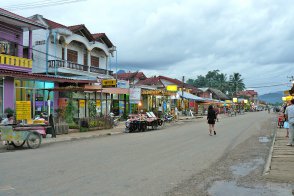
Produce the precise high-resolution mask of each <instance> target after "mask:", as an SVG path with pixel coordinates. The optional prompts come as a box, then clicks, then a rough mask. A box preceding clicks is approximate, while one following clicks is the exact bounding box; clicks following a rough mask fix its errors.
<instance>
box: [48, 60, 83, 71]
mask: <svg viewBox="0 0 294 196" xmlns="http://www.w3.org/2000/svg"><path fill="white" fill-rule="evenodd" d="M48 67H49V68H68V69H74V70H78V71H88V66H87V65H81V64H77V63H72V62H70V61H64V60H50V61H48Z"/></svg>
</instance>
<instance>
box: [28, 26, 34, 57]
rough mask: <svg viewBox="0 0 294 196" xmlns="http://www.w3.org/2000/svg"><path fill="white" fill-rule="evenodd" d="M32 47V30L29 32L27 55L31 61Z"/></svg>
mask: <svg viewBox="0 0 294 196" xmlns="http://www.w3.org/2000/svg"><path fill="white" fill-rule="evenodd" d="M32 47H33V33H32V30H29V54H28V58H29V59H32V53H33V51H32Z"/></svg>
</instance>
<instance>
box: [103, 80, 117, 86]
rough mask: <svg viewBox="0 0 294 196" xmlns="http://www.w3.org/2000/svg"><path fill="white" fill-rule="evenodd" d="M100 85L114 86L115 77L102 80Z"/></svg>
mask: <svg viewBox="0 0 294 196" xmlns="http://www.w3.org/2000/svg"><path fill="white" fill-rule="evenodd" d="M102 87H104V88H105V87H116V79H107V80H102Z"/></svg>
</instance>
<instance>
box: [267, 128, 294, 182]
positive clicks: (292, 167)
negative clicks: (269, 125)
mask: <svg viewBox="0 0 294 196" xmlns="http://www.w3.org/2000/svg"><path fill="white" fill-rule="evenodd" d="M285 136H286V129H283V128H282V129H279V128H278V129H277V132H276V137H275V141H274V145H273V151H272V157H271V164H270V170H269V173H268V174H267V175H266V178H268V179H271V180H276V181H279V182H294V147H293V146H292V147H291V146H286V144H287V141H288V138H286V137H285Z"/></svg>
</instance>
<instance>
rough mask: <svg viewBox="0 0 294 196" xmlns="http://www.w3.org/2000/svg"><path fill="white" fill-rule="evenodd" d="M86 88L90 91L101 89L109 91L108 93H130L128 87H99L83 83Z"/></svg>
mask: <svg viewBox="0 0 294 196" xmlns="http://www.w3.org/2000/svg"><path fill="white" fill-rule="evenodd" d="M85 88H86V89H91V90H92V91H95V90H96V91H101V90H102V93H109V94H120V95H124V94H127V95H128V94H130V89H128V88H101V86H99V85H85Z"/></svg>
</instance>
